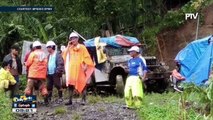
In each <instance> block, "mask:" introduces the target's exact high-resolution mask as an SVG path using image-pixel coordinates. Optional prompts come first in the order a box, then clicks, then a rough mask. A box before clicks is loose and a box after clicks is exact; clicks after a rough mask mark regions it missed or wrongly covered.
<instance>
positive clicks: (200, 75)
mask: <svg viewBox="0 0 213 120" xmlns="http://www.w3.org/2000/svg"><path fill="white" fill-rule="evenodd" d="M211 38H213V36H208V37H205V38H202V39H199V40H196V41H193V42H191V43H190V44H188V45H187V46H186V47H185V48H184V49H182V50H181V51H180V52H179V53H178V54H177V56H176V58H175V60H176V61H177V62H179V63H180V65H181V71H180V73H181V74H182V75H183V76H184V77H185V78H186V82H192V83H194V84H196V85H202V84H203V83H204V82H205V81H207V80H208V78H209V72H210V69H211V63H212V55H213V43H212V41H211V42H209V41H210V39H211Z"/></svg>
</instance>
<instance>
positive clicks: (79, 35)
mask: <svg viewBox="0 0 213 120" xmlns="http://www.w3.org/2000/svg"><path fill="white" fill-rule="evenodd" d="M73 32H75V33H76V34H78V36H80V37H81V38H82V39H83V40H84V41H87V40H86V39H85V38H84V37H83V36H81V35H80V34H79V33H78V32H77V31H75V30H73Z"/></svg>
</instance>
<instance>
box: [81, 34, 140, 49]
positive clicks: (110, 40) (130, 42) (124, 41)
mask: <svg viewBox="0 0 213 120" xmlns="http://www.w3.org/2000/svg"><path fill="white" fill-rule="evenodd" d="M99 42H100V43H106V45H109V46H114V47H122V46H126V47H129V46H134V45H141V44H140V42H139V40H138V39H137V38H135V37H129V36H123V35H116V36H111V37H102V38H100V40H99ZM84 44H85V46H86V47H95V38H92V39H88V40H87V41H85V42H84Z"/></svg>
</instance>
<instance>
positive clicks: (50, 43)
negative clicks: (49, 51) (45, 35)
mask: <svg viewBox="0 0 213 120" xmlns="http://www.w3.org/2000/svg"><path fill="white" fill-rule="evenodd" d="M48 46H55V43H54V42H53V41H48V42H47V44H46V47H48Z"/></svg>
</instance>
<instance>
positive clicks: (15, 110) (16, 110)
mask: <svg viewBox="0 0 213 120" xmlns="http://www.w3.org/2000/svg"><path fill="white" fill-rule="evenodd" d="M12 112H13V113H36V112H37V109H36V108H12Z"/></svg>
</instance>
